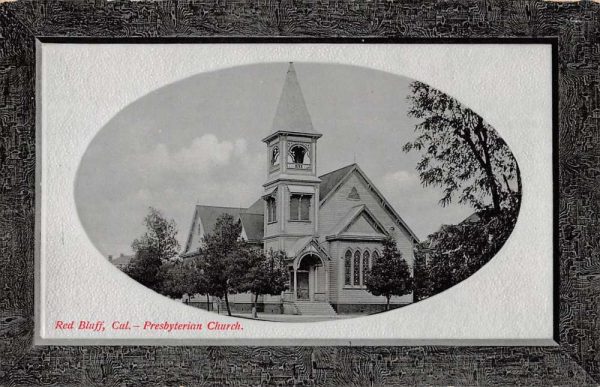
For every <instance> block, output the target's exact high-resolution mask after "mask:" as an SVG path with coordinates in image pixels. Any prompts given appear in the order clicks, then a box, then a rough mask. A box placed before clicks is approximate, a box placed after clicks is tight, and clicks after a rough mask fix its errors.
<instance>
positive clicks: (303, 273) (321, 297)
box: [294, 254, 327, 301]
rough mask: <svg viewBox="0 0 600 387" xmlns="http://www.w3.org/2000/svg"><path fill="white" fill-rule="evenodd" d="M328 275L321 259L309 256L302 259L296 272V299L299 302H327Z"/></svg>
mask: <svg viewBox="0 0 600 387" xmlns="http://www.w3.org/2000/svg"><path fill="white" fill-rule="evenodd" d="M326 277H327V273H326V272H325V270H324V267H323V261H321V258H320V257H319V256H317V255H314V254H308V255H305V256H303V257H302V258H300V263H299V265H298V268H297V269H296V271H295V281H294V282H295V284H294V285H295V292H294V293H295V298H296V300H298V301H326V299H327V297H326V289H327V279H326Z"/></svg>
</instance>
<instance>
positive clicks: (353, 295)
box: [184, 64, 418, 313]
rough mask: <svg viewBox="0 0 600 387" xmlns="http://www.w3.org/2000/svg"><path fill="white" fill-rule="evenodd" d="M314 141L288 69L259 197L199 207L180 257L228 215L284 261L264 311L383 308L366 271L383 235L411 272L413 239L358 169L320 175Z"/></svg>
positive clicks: (398, 301)
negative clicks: (277, 290)
mask: <svg viewBox="0 0 600 387" xmlns="http://www.w3.org/2000/svg"><path fill="white" fill-rule="evenodd" d="M320 137H321V134H320V133H318V132H316V131H315V129H314V128H313V125H312V122H311V119H310V115H309V113H308V109H307V107H306V104H305V102H304V98H303V96H302V92H301V89H300V85H299V83H298V79H297V76H296V72H295V69H294V66H293V64H290V67H289V69H288V72H287V76H286V81H285V84H284V87H283V91H282V94H281V98H280V101H279V104H278V107H277V111H276V115H275V118H274V120H273V128H272V130H271V132H270V134H269V135H268V136H267V137H265V138H264V139H263V142H264V143H265V149H266V153H267V167H266V174H265V175H266V176H265V182H264V184H263V188H264V191H263V195H262V198H261V199H260V200H259V201H258V202H256V203H254V204H253V205H252V206H250V207H249V208H247V209H239V208H238V209H235V208H228V207H210V206H197V207H196V212H195V215H194V220H193V223H192V227H191V231H190V234H189V238H188V242H187V245H186V249H185V253H184V256H186V255H190V254H193V253H194V251H197V249H198V247H199V243H200V240H201V237H202V235H203V234H204V233H207V232H210V231H211V230H212V228H211V227H214V223H215V221H216V217H218V215H220V214H221V213H223V212H225V213H230V214H232V215H233V216H234V217H236V218H238V219H239V220H240V222H242V226H243V230H244V231H243V233H244V237H245V238H247V239H248V240H249V241H252V242H254V243H259V244H261V245H262V247H263V248H264V249H265V250H267V251H268V250H271V249H272V250H275V251H277V250H283V251H285V252H286V254H287V256H288V257H289V261H288V270H289V290H288V291H286V292H284V294H282V295H281V296H275V297H273V296H265V297H264V298H263V304H264V305H265V308H266V309H271V310H276V309H277V308H276V307H271V308H269V307H268V305H270V304H272V305H278V304H281V305H283V310H284V311H285V312H288V313H310V311H311V309H310V306H307V305H308V304H315V305H316V304H323V305H325V306H330V307H329V308H330V309H331V307H333V309H332V310H331V312H332V313H335V312H337V313H366V312H374V311H379V310H383V307H384V305H385V302H386V300H385V298H384V297H376V296H373V295H371V294H370V293H369V292H367V290H366V287H365V285H364V283H365V273H366V272H367V270H368V269H369V268H370V267H371V266H372V264H373V261H374V260H377V259H378V258H379V256H380V255H381V253H382V245H381V242H382V240H383V239H384V238H386V237H387V236H391V237H393V238H394V239H395V240H396V242H397V245H398V247H399V249H400V251H401V252H402V255H403V257H404V258H405V259H406V260H407V262H408V263H409V265H410V266H411V267H412V265H413V261H414V255H413V248H414V245H415V244H416V243H417V242H418V240H417V238H416V236H415V234H414V233H413V232H412V231H411V230H410V228H409V227H408V225H406V223H405V222H404V221H403V220H402V218H401V217H400V215H399V214H398V213H397V212H396V211H395V210H394V208H393V207H392V205H391V204H390V203H389V202H388V201H387V200H386V199H385V198H384V197H383V195H382V194H381V192H379V190H378V189H377V188H376V187H375V185H374V184H373V183H372V182H371V181H370V180H369V178H368V177H367V176H366V174H365V173H364V172H363V171H362V170H361V169H360V167H359V166H358V165H357V164H351V165H348V166H345V167H343V168H340V169H338V170H335V171H332V172H330V173H327V174H325V175H322V176H319V175H318V168H317V166H318V163H317V161H318V154H317V143H318V139H319V138H320ZM230 301H232V303H233V304H234V305H235V304H239V305H238V306H239V308H238V309H241V310H247V308H248V306H249V305H250V302H251V300H250V295H232V297H230ZM411 302H412V295H406V296H403V297H394V298H392V300H391V304H392V305H393V306H399V305H404V304H408V303H411ZM244 303H247V304H248V306H246V307H243V304H244ZM315 310H319V311H320V312H319V313H326V312H327V310H328V309H327V308H326V307H324V308H320V309H319V308H317V309H315ZM333 310H335V312H333Z"/></svg>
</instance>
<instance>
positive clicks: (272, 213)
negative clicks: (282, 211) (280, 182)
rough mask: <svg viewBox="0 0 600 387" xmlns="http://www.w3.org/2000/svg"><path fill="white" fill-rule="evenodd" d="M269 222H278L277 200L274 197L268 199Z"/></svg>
mask: <svg viewBox="0 0 600 387" xmlns="http://www.w3.org/2000/svg"><path fill="white" fill-rule="evenodd" d="M267 222H268V223H273V222H277V200H275V198H274V197H272V196H270V197H268V198H267Z"/></svg>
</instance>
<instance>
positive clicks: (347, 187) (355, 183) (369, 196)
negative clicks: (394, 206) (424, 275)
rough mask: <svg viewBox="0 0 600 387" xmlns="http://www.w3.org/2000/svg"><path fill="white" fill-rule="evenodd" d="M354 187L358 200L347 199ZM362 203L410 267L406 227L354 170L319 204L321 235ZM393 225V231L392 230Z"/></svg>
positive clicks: (408, 235)
mask: <svg viewBox="0 0 600 387" xmlns="http://www.w3.org/2000/svg"><path fill="white" fill-rule="evenodd" d="M352 187H356V190H357V192H358V194H359V195H360V200H349V199H348V194H349V193H350V191H351V190H352ZM361 204H364V205H366V206H367V208H368V209H369V210H370V211H371V213H373V215H374V216H375V217H376V218H377V220H378V221H379V222H381V224H383V226H384V227H385V228H386V230H387V231H388V233H390V235H392V237H393V238H394V239H395V240H396V242H397V244H398V249H399V250H400V252H401V253H402V256H403V257H404V259H406V261H407V262H408V264H409V265H410V266H411V267H412V265H413V262H414V255H413V242H412V238H411V237H410V234H409V233H408V231H406V229H404V228H403V227H401V226H399V225H398V224H397V223H396V222H395V220H394V218H393V217H392V216H391V214H390V213H389V212H388V211H386V210H385V208H384V207H383V205H382V204H381V202H380V201H379V200H378V198H377V197H376V196H375V195H374V194H373V192H371V191H370V190H369V189H368V187H367V184H366V182H365V181H364V179H362V178H361V177H360V175H359V174H358V173H357V172H354V173H353V174H352V175H351V176H350V177H349V178H348V180H346V182H345V183H344V184H343V185H342V186H341V187H339V188H338V190H337V192H335V193H334V194H333V195H332V196H331V197H330V198H329V199H328V200H327V202H325V203H324V205H323V206H321V208H320V211H319V224H320V227H321V230H322V231H321V233H320V234H321V235H327V234H328V232H329V231H330V230H332V229H333V228H334V227H335V226H336V225H337V224H338V223H339V222H340V221H341V220H342V218H343V217H344V215H346V214H347V213H348V212H349V211H350V210H351V209H352V207H355V206H358V205H361ZM392 227H393V231H392Z"/></svg>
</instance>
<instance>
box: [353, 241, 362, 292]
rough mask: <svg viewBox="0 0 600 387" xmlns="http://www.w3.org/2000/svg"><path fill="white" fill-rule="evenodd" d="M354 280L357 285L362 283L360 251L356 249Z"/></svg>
mask: <svg viewBox="0 0 600 387" xmlns="http://www.w3.org/2000/svg"><path fill="white" fill-rule="evenodd" d="M353 270H354V278H353V279H354V282H353V283H352V284H353V285H355V286H358V285H360V251H358V250H356V251H355V252H354V267H353Z"/></svg>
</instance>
